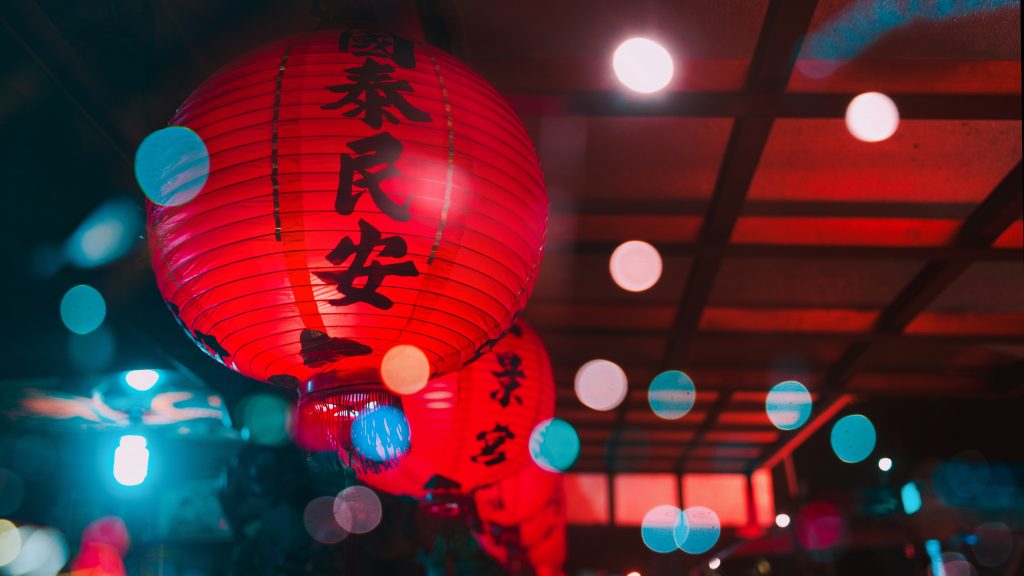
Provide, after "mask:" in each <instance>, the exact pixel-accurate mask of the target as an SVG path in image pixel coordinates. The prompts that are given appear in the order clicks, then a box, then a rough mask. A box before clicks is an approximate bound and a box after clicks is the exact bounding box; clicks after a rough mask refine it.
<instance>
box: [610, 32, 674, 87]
mask: <svg viewBox="0 0 1024 576" xmlns="http://www.w3.org/2000/svg"><path fill="white" fill-rule="evenodd" d="M612 69H613V70H614V71H615V76H616V77H618V79H619V81H620V82H622V84H623V85H625V86H626V87H627V88H629V89H630V90H633V91H634V92H639V93H641V94H650V93H652V92H657V91H659V90H661V89H662V88H664V87H665V86H668V83H669V82H671V81H672V74H673V72H674V68H673V65H672V55H671V54H669V53H668V50H665V48H664V47H662V46H661V44H658V43H657V42H655V41H654V40H649V39H647V38H630V39H629V40H626V41H625V42H623V43H622V44H619V47H618V48H616V49H615V54H614V55H613V56H612Z"/></svg>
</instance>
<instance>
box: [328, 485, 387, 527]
mask: <svg viewBox="0 0 1024 576" xmlns="http://www.w3.org/2000/svg"><path fill="white" fill-rule="evenodd" d="M383 513H384V512H383V508H382V507H381V504H380V498H378V497H377V494H376V493H375V492H374V491H373V490H370V489H369V488H367V487H365V486H350V487H348V488H345V489H344V490H342V491H341V492H339V493H338V495H337V496H335V498H334V517H335V519H336V520H337V521H338V524H340V525H341V527H342V528H344V529H345V530H348V531H349V532H351V533H353V534H366V533H367V532H370V531H371V530H373V529H374V528H376V527H377V525H378V524H380V519H381V517H382V515H383Z"/></svg>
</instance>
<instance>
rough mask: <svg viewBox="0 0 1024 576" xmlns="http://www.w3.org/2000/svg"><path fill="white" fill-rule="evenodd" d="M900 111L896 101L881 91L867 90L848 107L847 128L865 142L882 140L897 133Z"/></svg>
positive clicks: (855, 136)
mask: <svg viewBox="0 0 1024 576" xmlns="http://www.w3.org/2000/svg"><path fill="white" fill-rule="evenodd" d="M899 125H900V111H899V109H897V108H896V103H895V102H893V101H892V98H889V97H888V96H886V95H885V94H882V93H880V92H865V93H864V94H860V95H858V96H857V97H855V98H854V99H853V100H851V101H850V105H849V106H847V107H846V129H847V130H849V131H850V134H852V135H853V137H854V138H856V139H858V140H861V141H864V142H881V141H882V140H885V139H887V138H889V137H890V136H892V135H893V134H895V133H896V128H897V127H899Z"/></svg>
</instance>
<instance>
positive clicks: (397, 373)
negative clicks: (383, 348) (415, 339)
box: [380, 344, 430, 395]
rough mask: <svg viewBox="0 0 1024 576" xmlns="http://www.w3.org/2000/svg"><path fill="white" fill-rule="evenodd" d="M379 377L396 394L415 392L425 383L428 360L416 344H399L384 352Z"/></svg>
mask: <svg viewBox="0 0 1024 576" xmlns="http://www.w3.org/2000/svg"><path fill="white" fill-rule="evenodd" d="M380 377H381V380H383V381H384V385H385V386H387V387H388V388H389V389H391V391H392V392H394V393H396V394H401V395H406V394H415V393H417V392H419V391H420V390H422V389H423V387H424V386H426V385H427V380H428V379H429V378H430V362H429V361H428V360H427V355H426V354H424V353H423V351H422V350H420V349H419V348H417V347H416V346H410V345H407V344H399V345H398V346H395V347H394V348H392V349H390V350H388V351H387V353H386V354H384V359H383V360H381V363H380Z"/></svg>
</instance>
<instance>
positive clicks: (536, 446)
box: [530, 418, 580, 472]
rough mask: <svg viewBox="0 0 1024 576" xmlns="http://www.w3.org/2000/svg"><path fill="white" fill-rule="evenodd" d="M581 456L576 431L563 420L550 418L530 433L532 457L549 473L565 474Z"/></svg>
mask: <svg viewBox="0 0 1024 576" xmlns="http://www.w3.org/2000/svg"><path fill="white" fill-rule="evenodd" d="M579 454H580V437H579V435H577V434H576V429H575V428H573V427H572V424H569V423H568V422H566V421H565V420H562V419H561V418H549V419H547V420H544V421H542V422H541V423H539V424H537V426H535V427H534V428H533V432H531V433H530V457H531V458H533V461H534V462H535V463H536V464H537V465H538V466H540V467H541V468H543V469H545V470H547V471H548V472H564V471H566V470H568V469H569V467H571V466H572V465H573V463H574V462H576V457H577V456H579Z"/></svg>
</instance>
